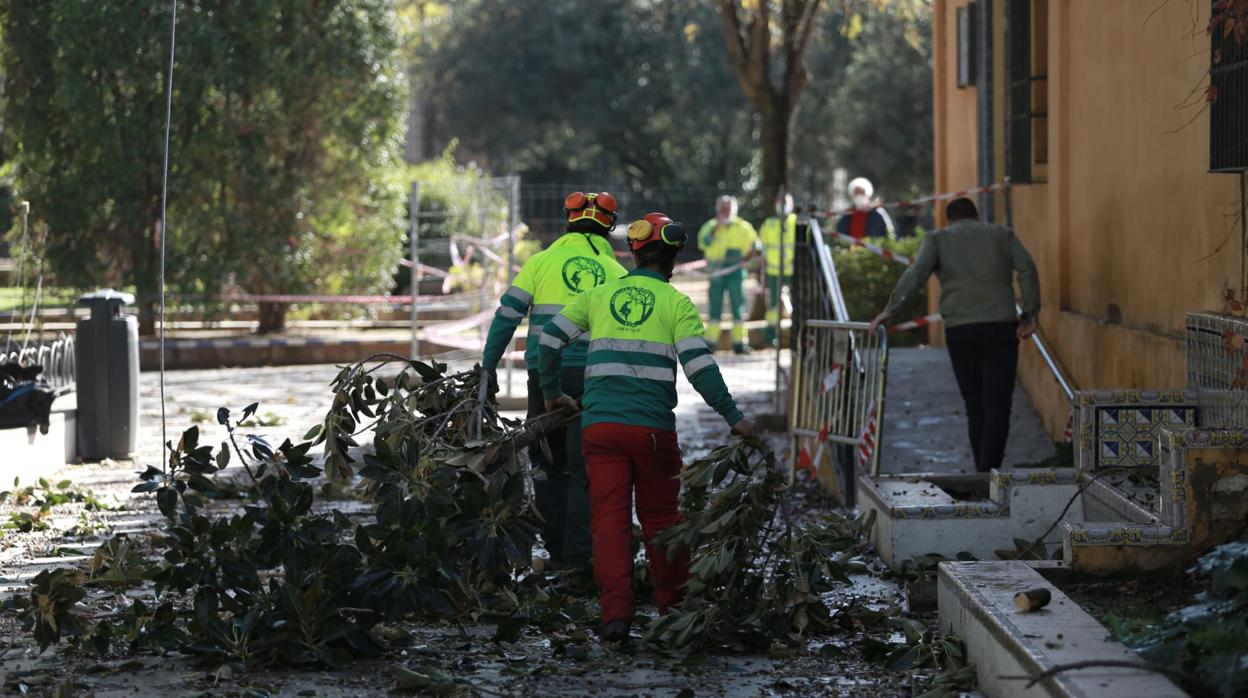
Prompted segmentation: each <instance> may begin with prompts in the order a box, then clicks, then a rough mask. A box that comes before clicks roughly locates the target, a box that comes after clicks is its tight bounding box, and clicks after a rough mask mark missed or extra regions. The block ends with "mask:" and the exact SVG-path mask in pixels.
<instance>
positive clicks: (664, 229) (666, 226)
mask: <svg viewBox="0 0 1248 698" xmlns="http://www.w3.org/2000/svg"><path fill="white" fill-rule="evenodd" d="M688 240H689V235H688V234H687V233H686V232H685V227H684V226H683V225H681V224H679V223H677V222H676V221H674V220H672V219H671V218H669V217H668V216H667V214H663V213H647V214H646V216H645V218H642V219H640V220H635V221H633V222H632V224H630V225H629V226H628V246H629V248H631V249H632V250H633V251H634V252H636V251H637V250H640V249H641V248H643V247H645V246H646V245H649V244H650V243H652V242H663V243H664V244H667V245H671V246H672V247H676V248H681V247H684V246H685V243H686V242H688Z"/></svg>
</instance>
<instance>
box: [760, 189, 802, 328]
mask: <svg viewBox="0 0 1248 698" xmlns="http://www.w3.org/2000/svg"><path fill="white" fill-rule="evenodd" d="M759 237H760V238H761V239H762V243H763V258H764V259H766V260H767V264H766V272H767V311H766V314H765V315H764V316H763V317H764V318H765V319H766V321H767V329H766V331H765V332H764V333H763V338H764V341H766V342H767V343H768V344H771V345H773V346H774V345H775V343H776V342H778V341H779V338H780V296H781V293H782V292H783V289H786V288H788V287H789V285H790V284H791V283H792V281H793V255H794V253H795V249H794V246H793V243H794V241H795V240H796V239H797V214H796V213H793V197H792V196H791V195H789V194H785V195H784V196H781V197H778V198H777V199H776V215H774V216H770V217H769V218H767V220H765V221H763V224H762V225H761V226H759Z"/></svg>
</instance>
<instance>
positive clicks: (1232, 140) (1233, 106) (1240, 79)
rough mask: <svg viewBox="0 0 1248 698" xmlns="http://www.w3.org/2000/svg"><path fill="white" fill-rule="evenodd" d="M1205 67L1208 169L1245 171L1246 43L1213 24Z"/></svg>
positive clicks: (1247, 155) (1247, 156)
mask: <svg viewBox="0 0 1248 698" xmlns="http://www.w3.org/2000/svg"><path fill="white" fill-rule="evenodd" d="M1210 49H1211V51H1210V54H1211V64H1210V66H1209V84H1210V88H1209V89H1210V91H1211V93H1210V97H1211V98H1212V99H1213V101H1212V103H1211V104H1210V107H1209V171H1211V172H1244V171H1248V44H1246V43H1239V42H1238V41H1237V40H1236V38H1235V36H1234V34H1229V35H1228V34H1227V33H1226V32H1225V31H1224V30H1223V29H1222V26H1221V25H1219V26H1217V27H1214V29H1213V31H1212V32H1211V42H1210Z"/></svg>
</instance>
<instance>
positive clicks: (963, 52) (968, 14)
mask: <svg viewBox="0 0 1248 698" xmlns="http://www.w3.org/2000/svg"><path fill="white" fill-rule="evenodd" d="M957 20H958V87H970V86H972V85H974V84H975V59H976V53H977V52H976V50H975V49H976V44H977V42H976V41H975V35H976V21H975V3H973V2H972V3H970V4H967V5H964V6H963V7H959V8H958V9H957Z"/></svg>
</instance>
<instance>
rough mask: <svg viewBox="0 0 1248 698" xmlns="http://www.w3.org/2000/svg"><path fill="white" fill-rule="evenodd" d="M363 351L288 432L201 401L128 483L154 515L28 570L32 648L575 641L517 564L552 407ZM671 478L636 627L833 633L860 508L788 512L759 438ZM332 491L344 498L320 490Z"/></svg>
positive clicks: (369, 649)
mask: <svg viewBox="0 0 1248 698" xmlns="http://www.w3.org/2000/svg"><path fill="white" fill-rule="evenodd" d="M378 358H379V357H370V360H366V361H364V362H360V363H357V364H354V365H351V366H348V367H346V368H344V369H342V371H341V372H340V373H339V374H338V376H337V377H336V378H335V380H334V381H333V383H332V390H333V394H334V400H333V405H332V407H331V409H330V410H329V412H328V414H327V415H326V417H325V419H324V420H323V422H322V423H321V424H320V425H318V426H317V427H315V428H313V429H312V430H311V431H310V432H309V433H308V434H307V435H306V436H305V439H304V440H303V441H302V442H301V443H297V444H296V443H292V442H291V441H290V440H286V441H284V442H282V443H281V444H279V445H276V446H274V445H273V444H271V443H270V442H269V441H267V440H266V439H264V438H263V437H261V436H259V435H257V434H255V433H254V432H252V431H251V430H249V429H247V428H245V427H242V426H240V425H241V424H242V423H246V422H247V420H248V419H249V418H251V417H252V416H253V415H254V414H255V412H256V410H257V409H258V405H255V404H253V405H249V406H248V407H246V408H245V409H244V410H242V412H241V414H240V415H238V416H235V415H233V414H231V412H230V411H229V410H227V409H225V408H222V409H220V410H219V411H218V414H217V421H218V422H219V424H220V425H221V426H222V427H223V429H224V432H225V435H226V438H225V440H224V441H223V442H222V443H221V444H220V446H219V447H214V446H213V445H209V444H205V443H204V440H205V439H204V438H203V436H202V434H201V433H200V431H199V428H198V427H195V426H193V427H191V428H190V429H187V430H186V431H185V432H184V433H183V434H182V437H181V439H180V440H179V441H178V443H176V444H169V445H168V453H169V458H168V461H167V462H166V463H165V464H164V466H163V467H161V468H156V467H148V468H147V470H146V471H145V472H144V473H142V474H141V476H140V477H141V482H140V483H139V484H138V485H137V486H136V487H135V488H134V489H135V491H136V492H141V493H150V494H151V495H152V496H154V498H155V501H156V503H157V506H158V509H159V511H160V514H161V516H162V517H163V518H162V523H161V528H160V530H159V531H158V532H156V533H155V534H154V535H152V536H151V540H150V541H148V540H145V539H142V538H140V537H131V538H126V537H120V536H119V537H115V538H112V539H110V540H108V541H106V542H105V543H104V545H102V546H100V548H99V549H98V550H97V551H96V552H95V554H94V556H93V558H92V560H91V563H90V565H89V567H88V568H87V569H67V568H61V569H55V570H49V571H45V572H43V573H41V574H40V575H38V576H37V577H36V578H35V579H34V582H33V584H32V586H31V593H30V597H29V601H28V602H27V605H26V608H25V611H24V619H25V623H26V625H27V627H28V628H29V629H30V630H31V631H33V634H34V637H35V639H36V640H37V641H38V643H39V645H40V646H41V648H45V647H47V646H48V645H50V644H53V643H56V642H59V641H61V640H63V639H68V640H69V641H70V642H71V643H73V645H75V646H78V647H83V648H86V649H93V650H94V651H96V652H98V653H100V654H105V653H109V652H118V651H121V652H131V653H133V652H137V651H141V650H151V651H180V652H184V653H188V654H191V655H195V656H198V657H200V658H202V660H203V664H204V665H205V666H207V667H209V668H217V669H220V668H223V667H231V668H233V669H234V670H239V669H245V668H250V667H255V666H263V665H274V664H285V665H290V664H321V665H327V666H331V667H332V666H341V665H343V664H344V663H345V662H347V661H348V660H349V659H351V658H353V657H361V656H373V655H377V654H378V653H380V652H382V651H383V650H384V649H385V647H384V646H383V644H384V643H383V642H382V640H381V639H380V638H381V637H383V636H385V635H387V634H389V633H387V632H382V631H383V629H384V628H385V626H387V625H389V624H393V623H396V622H400V621H405V620H417V619H447V620H451V621H454V622H456V623H473V624H477V623H494V624H496V626H497V627H496V630H495V635H494V637H495V639H496V640H506V641H515V640H516V639H518V638H519V637H520V635H521V634H522V633H523V631H524V629H525V628H526V627H529V626H533V627H539V628H542V629H543V630H545V631H547V632H549V633H550V635H551V637H552V640H551V641H552V643H554V644H557V641H558V638H559V637H560V636H561V633H562V634H566V635H568V636H569V637H571V636H573V635H575V636H581V635H583V634H584V632H583V630H580V629H578V626H580V625H582V624H588V623H593V622H595V620H596V618H595V616H596V614H595V612H594V608H593V602H592V601H591V600H589V599H579V600H578V599H576V598H574V595H575V591H573V589H572V587H573V586H574V585H571V584H570V583H568V580H564V579H561V578H559V577H557V576H555V577H551V576H547V575H535V574H532V573H531V572H530V560H531V549H532V547H533V545H534V543H535V539H536V535H537V532H538V530H539V526H540V523H541V519H540V516H539V515H538V513H537V511H536V510H535V509H534V508H533V506H532V496H531V495H532V486H531V485H532V482H531V480H532V477H533V476H532V474H531V473H530V472H529V470H528V465H527V460H526V459H524V458H523V457H521V450H522V449H523V447H524V446H525V445H526V444H529V443H532V442H534V441H536V442H537V443H539V444H540V443H542V439H541V438H540V437H541V435H542V433H543V431H544V430H545V429H548V428H550V427H553V426H556V425H560V424H562V423H564V422H566V421H567V420H568V419H569V417H571V416H572V415H569V414H565V413H552V414H548V415H544V416H543V417H540V418H538V419H537V420H530V421H529V422H524V423H522V422H519V421H514V420H506V419H503V418H501V417H500V416H499V414H498V412H497V408H496V406H495V405H494V404H493V403H492V402H491V401H490V400H486V399H484V396H485V391H484V390H483V387H484V386H483V383H482V374H481V372H480V370H479V369H476V370H473V371H466V372H461V373H449V372H448V371H447V367H446V366H445V365H442V364H438V363H433V364H426V363H422V362H418V361H411V360H408V359H403V358H401V357H392V356H384V357H380V358H381V359H382V360H381V361H377V359H378ZM366 435H367V436H366ZM366 440H367V441H371V443H369V442H366ZM318 447H322V448H323V449H324V453H325V459H324V466H323V467H322V466H321V465H319V464H318V462H317V460H316V459H315V458H314V456H313V449H316V448H318ZM227 468H229V470H228V471H226V469H227ZM223 471H225V472H223ZM683 477H684V479H685V485H686V495H685V498H684V503H683V508H684V511H685V516H686V520H685V522H684V523H683V524H681V525H679V526H676V527H674V528H672V529H671V530H669V531H667V532H666V533H665V534H664V535H663V536H662V539H661V544H663V545H666V546H670V547H671V548H672V549H685V550H692V551H693V552H692V575H693V576H692V579H691V581H690V583H689V589H688V591H689V593H688V596H687V598H686V600H685V601H684V602H682V604H681V605H680V606H679V607H678V608H676V609H675V610H674V611H673V612H672V613H671V614H669V615H668V616H665V617H663V618H662V619H660V620H658V621H655V622H653V623H651V624H650V625H649V627H648V628H647V638H648V639H649V640H650V641H652V642H654V643H657V644H659V645H662V646H664V647H668V648H674V649H678V650H684V651H695V650H698V651H700V650H711V651H735V652H742V651H775V650H777V648H784V647H786V646H787V647H792V646H796V645H798V644H800V643H801V642H802V641H803V639H804V637H805V636H806V635H809V634H811V633H813V632H816V631H829V630H835V626H834V624H833V623H832V622H831V619H830V610H829V608H828V606H827V605H826V603H825V602H824V600H823V599H822V598H821V596H820V595H821V594H822V593H823V592H826V591H828V590H830V589H831V588H832V586H833V585H834V584H836V583H838V582H845V581H847V579H848V578H847V576H846V574H845V573H844V572H843V570H842V563H844V562H847V561H848V560H849V558H851V557H853V556H855V555H857V554H858V553H860V552H861V551H862V550H863V549H864V548H865V547H866V544H865V543H864V542H863V539H862V536H861V530H860V524H858V523H856V522H853V521H850V520H847V519H843V518H840V517H835V516H831V517H829V518H828V519H827V520H825V521H823V522H819V523H817V524H814V525H810V526H805V527H804V526H802V525H799V523H797V522H795V521H794V520H793V518H792V517H791V516H790V515H789V512H788V510H787V505H786V496H787V491H786V489H785V483H784V477H783V475H782V474H781V472H780V470H779V469H778V468H777V467H776V463H775V459H774V456H773V454H772V453H771V452H770V451H769V450H768V449H767V448H766V447H765V446H764V445H763V444H762V443H761V442H759V441H754V440H750V441H746V442H741V443H734V444H733V445H729V446H725V447H722V448H719V449H717V450H715V451H714V452H712V453H711V454H710V455H709V456H707V457H706V458H704V459H702V460H699V461H697V462H695V463H693V464H691V465H689V466H688V467H687V468H686V470H685V473H684V475H683ZM351 487H353V488H354V489H355V491H356V494H357V496H356V497H355V498H351V499H347V500H344V499H341V498H339V499H333V498H332V495H335V494H337V493H341V492H344V491H346V490H347V489H348V488H351ZM240 496H241V498H242V499H243V500H244V502H243V505H242V506H241V507H238V506H237V503H238V498H239V497H240ZM227 497H228V498H233V499H230V500H229V501H218V498H227ZM339 507H341V508H339ZM152 552H154V553H155V555H153V554H152Z"/></svg>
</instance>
